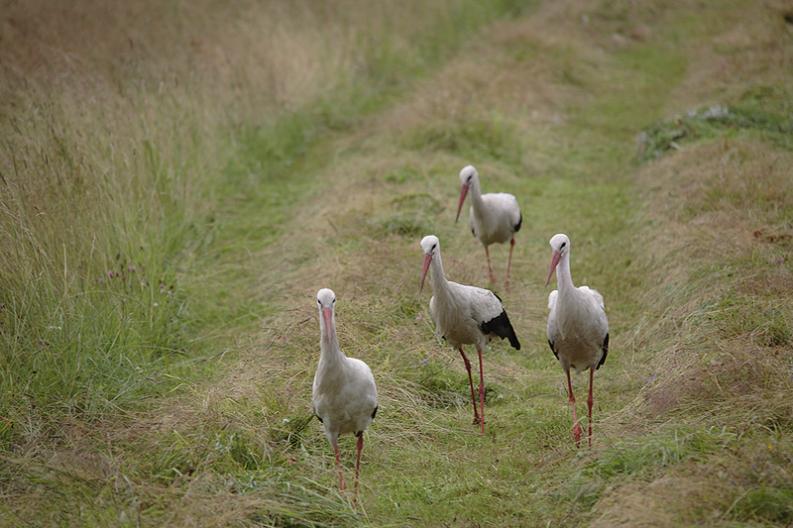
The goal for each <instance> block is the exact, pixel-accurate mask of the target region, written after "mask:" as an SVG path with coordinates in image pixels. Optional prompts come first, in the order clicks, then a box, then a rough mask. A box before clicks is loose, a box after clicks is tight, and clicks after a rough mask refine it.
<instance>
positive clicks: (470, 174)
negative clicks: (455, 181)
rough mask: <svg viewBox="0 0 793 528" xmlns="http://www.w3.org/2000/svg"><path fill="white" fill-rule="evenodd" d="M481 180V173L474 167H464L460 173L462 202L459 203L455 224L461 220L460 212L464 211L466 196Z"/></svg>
mask: <svg viewBox="0 0 793 528" xmlns="http://www.w3.org/2000/svg"><path fill="white" fill-rule="evenodd" d="M478 180H479V173H478V172H476V169H475V168H474V166H473V165H466V166H465V167H463V170H461V171H460V184H461V185H462V187H460V201H459V202H457V216H456V217H455V219H454V222H455V223H457V220H459V219H460V211H462V209H463V202H465V196H466V195H467V194H468V189H470V188H471V185H473V184H474V181H478Z"/></svg>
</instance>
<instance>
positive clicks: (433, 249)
mask: <svg viewBox="0 0 793 528" xmlns="http://www.w3.org/2000/svg"><path fill="white" fill-rule="evenodd" d="M437 246H438V244H433V245H432V248H430V249H431V250H432V251H435V248H436V247H437Z"/></svg>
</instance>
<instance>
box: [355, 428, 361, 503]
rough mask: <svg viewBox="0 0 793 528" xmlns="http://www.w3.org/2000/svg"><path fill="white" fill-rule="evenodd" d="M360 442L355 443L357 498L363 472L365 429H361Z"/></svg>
mask: <svg viewBox="0 0 793 528" xmlns="http://www.w3.org/2000/svg"><path fill="white" fill-rule="evenodd" d="M357 436H358V442H357V444H356V445H355V498H356V499H357V498H358V480H359V476H360V473H361V451H363V431H359V432H358V434H357Z"/></svg>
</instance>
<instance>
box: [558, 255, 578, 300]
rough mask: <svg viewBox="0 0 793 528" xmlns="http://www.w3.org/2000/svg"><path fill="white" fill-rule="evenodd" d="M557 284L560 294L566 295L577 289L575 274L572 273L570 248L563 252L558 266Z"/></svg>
mask: <svg viewBox="0 0 793 528" xmlns="http://www.w3.org/2000/svg"><path fill="white" fill-rule="evenodd" d="M556 285H557V288H558V290H559V295H566V294H568V293H570V292H572V291H573V290H574V289H575V286H574V285H573V276H572V274H571V273H570V248H568V249H567V251H565V252H564V253H563V254H562V257H561V258H560V259H559V265H558V266H556Z"/></svg>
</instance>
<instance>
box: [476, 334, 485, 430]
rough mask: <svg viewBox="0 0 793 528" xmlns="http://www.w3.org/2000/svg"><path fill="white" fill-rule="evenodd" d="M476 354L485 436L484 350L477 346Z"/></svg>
mask: <svg viewBox="0 0 793 528" xmlns="http://www.w3.org/2000/svg"><path fill="white" fill-rule="evenodd" d="M476 353H477V354H479V411H480V412H481V420H480V421H479V424H480V425H481V431H482V434H485V365H484V363H483V362H482V348H481V347H480V346H479V345H476Z"/></svg>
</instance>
